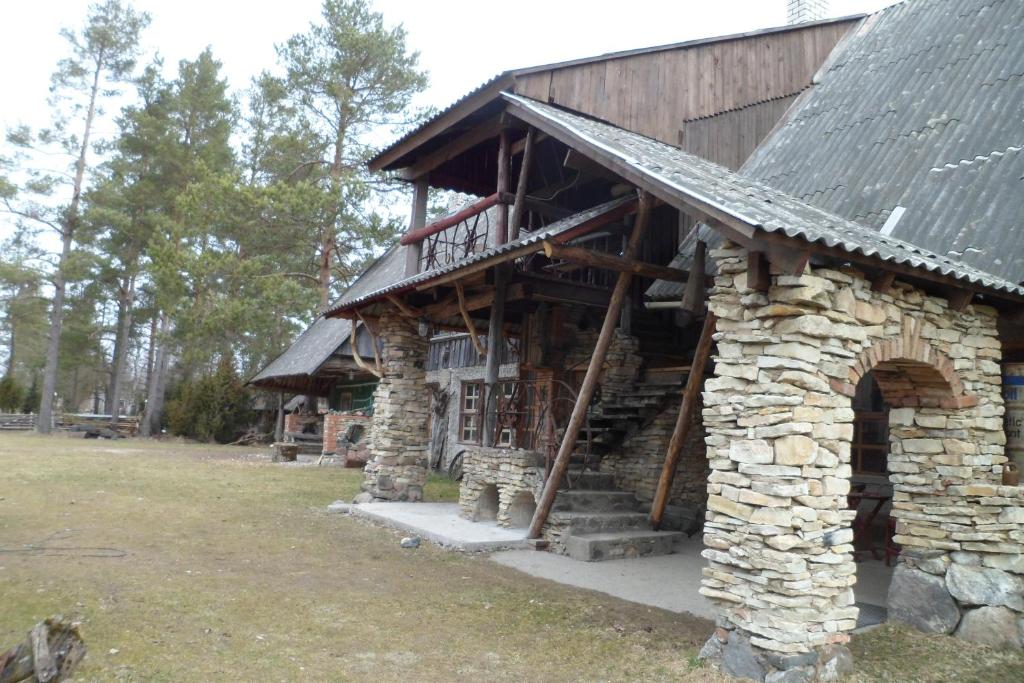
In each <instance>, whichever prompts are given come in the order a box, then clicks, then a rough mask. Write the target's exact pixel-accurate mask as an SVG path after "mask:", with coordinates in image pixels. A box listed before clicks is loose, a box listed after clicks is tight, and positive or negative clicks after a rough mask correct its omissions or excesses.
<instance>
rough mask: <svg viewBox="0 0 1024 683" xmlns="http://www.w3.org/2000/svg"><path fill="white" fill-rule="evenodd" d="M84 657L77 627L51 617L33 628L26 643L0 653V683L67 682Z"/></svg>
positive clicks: (58, 618) (83, 643) (82, 644)
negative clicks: (29, 682) (31, 682)
mask: <svg viewBox="0 0 1024 683" xmlns="http://www.w3.org/2000/svg"><path fill="white" fill-rule="evenodd" d="M83 657H85V642H84V641H83V640H82V637H81V636H80V635H79V634H78V626H77V625H76V624H73V623H72V622H70V621H66V620H65V619H64V618H63V617H61V616H55V617H50V618H49V619H47V620H46V621H41V622H39V623H38V624H36V625H35V627H33V629H32V630H31V631H29V633H28V639H27V640H25V641H24V642H22V643H19V644H18V645H17V646H15V647H13V648H11V649H10V650H8V651H7V652H4V653H0V683H18V682H19V681H33V682H35V681H38V682H39V683H55V682H57V681H64V680H68V679H69V678H70V677H71V672H72V670H74V668H75V667H76V666H77V665H78V663H79V662H80V661H82V658H83Z"/></svg>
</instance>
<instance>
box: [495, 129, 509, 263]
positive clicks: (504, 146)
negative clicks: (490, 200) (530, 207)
mask: <svg viewBox="0 0 1024 683" xmlns="http://www.w3.org/2000/svg"><path fill="white" fill-rule="evenodd" d="M510 151H511V150H510V149H509V142H508V130H507V129H506V130H503V131H501V135H500V136H499V137H498V191H497V194H498V196H499V197H504V196H506V195H507V194H508V186H509V179H508V176H509V160H510V159H511V154H509V152H510ZM496 232H497V236H496V240H495V244H496V245H497V244H505V243H506V242H508V204H506V203H504V202H501V203H499V204H498V221H497V229H496Z"/></svg>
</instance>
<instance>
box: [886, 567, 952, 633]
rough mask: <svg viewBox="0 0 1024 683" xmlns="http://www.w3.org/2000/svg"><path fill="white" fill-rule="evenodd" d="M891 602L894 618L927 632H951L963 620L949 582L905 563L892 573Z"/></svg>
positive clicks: (892, 618) (889, 601)
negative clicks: (949, 588)
mask: <svg viewBox="0 0 1024 683" xmlns="http://www.w3.org/2000/svg"><path fill="white" fill-rule="evenodd" d="M953 566H957V565H953ZM888 605H889V619H890V620H891V621H898V622H902V623H904V624H907V625H909V626H913V627H914V628H916V629H918V630H919V631H924V632H925V633H952V632H953V629H954V628H956V625H957V623H959V621H960V610H959V608H957V606H956V602H955V601H954V600H953V598H952V596H951V595H950V594H949V591H948V590H947V589H946V582H945V581H944V580H943V579H942V578H941V577H939V576H933V575H932V574H927V573H925V572H923V571H921V570H919V569H913V568H911V567H908V566H907V565H905V564H900V565H898V566H897V567H896V570H895V571H894V572H893V575H892V583H890V584H889V598H888Z"/></svg>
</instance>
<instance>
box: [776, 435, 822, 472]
mask: <svg viewBox="0 0 1024 683" xmlns="http://www.w3.org/2000/svg"><path fill="white" fill-rule="evenodd" d="M817 448H818V446H817V444H815V443H814V441H813V440H812V439H811V438H809V437H806V436H803V435H800V434H791V435H788V436H783V437H780V438H778V439H776V440H775V443H774V450H775V464H776V465H809V464H811V463H813V462H814V456H815V451H816V450H817Z"/></svg>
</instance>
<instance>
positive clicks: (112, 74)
mask: <svg viewBox="0 0 1024 683" xmlns="http://www.w3.org/2000/svg"><path fill="white" fill-rule="evenodd" d="M148 23H149V16H148V15H147V14H145V13H138V12H136V11H135V10H133V9H132V8H131V7H127V6H124V5H122V4H121V3H120V2H119V0H106V2H104V3H103V4H102V5H91V6H90V7H89V11H88V15H87V17H86V21H85V25H84V26H83V27H82V28H81V30H79V31H77V32H73V31H70V30H67V29H65V30H63V31H62V32H61V35H62V36H63V37H64V38H65V39H66V40H67V42H68V45H69V47H70V51H71V54H70V56H68V57H66V58H64V59H62V60H61V61H60V62H59V63H58V65H57V70H56V72H54V74H53V77H52V79H51V86H50V92H51V99H50V105H51V108H52V109H53V112H54V127H53V128H52V129H50V130H43V131H41V132H40V133H39V134H38V135H33V134H32V132H31V131H29V130H27V129H25V128H21V129H18V130H15V131H11V132H9V134H8V141H9V142H11V143H12V144H15V145H17V146H19V147H21V148H24V149H47V148H54V147H56V148H58V149H60V150H62V151H63V152H64V153H65V154H67V155H70V156H72V157H73V158H74V162H73V164H72V173H71V176H72V180H71V181H70V187H68V185H67V183H65V182H64V181H63V180H62V178H61V176H59V175H56V174H50V173H47V172H45V171H41V170H30V178H29V180H28V181H27V182H26V183H25V184H24V186H23V187H21V188H17V192H14V191H12V190H13V188H12V187H10V185H9V184H8V187H7V188H5V189H4V191H0V196H2V198H3V201H4V204H5V206H6V209H7V210H8V211H9V212H10V213H12V214H13V215H15V216H17V217H18V218H19V219H21V220H23V221H27V222H29V223H33V224H36V225H39V226H44V227H47V228H50V229H53V230H54V231H56V233H57V234H58V235H59V236H60V238H61V251H60V254H59V255H58V258H57V265H56V267H55V269H54V272H53V277H52V285H53V292H54V294H53V302H52V305H51V308H50V331H49V340H48V342H47V348H46V368H45V371H44V374H43V386H42V392H41V395H42V398H41V401H40V405H39V421H38V429H39V431H40V432H44V433H47V432H49V431H50V429H51V425H52V419H53V401H54V396H55V392H56V389H57V374H58V368H59V362H60V339H61V330H62V327H63V322H64V304H65V295H66V287H67V282H68V270H69V269H70V268H72V267H73V264H72V261H73V251H74V246H75V240H76V233H77V230H78V228H79V225H80V220H81V202H82V194H83V192H84V191H85V189H86V184H87V181H88V178H87V177H86V173H87V170H88V155H89V152H90V150H91V149H92V148H93V137H94V127H95V124H96V121H97V118H98V117H99V116H100V115H101V114H102V109H101V107H102V104H103V101H104V100H105V99H107V98H110V97H113V96H115V95H116V94H117V93H118V85H119V84H121V83H123V82H125V81H126V80H128V79H129V78H130V77H131V74H132V71H133V70H134V68H135V59H136V56H137V55H138V38H139V33H140V32H141V31H142V29H143V28H145V26H146V25H147V24H148ZM62 190H63V191H68V192H69V195H70V196H69V198H68V202H67V203H66V204H54V203H53V202H54V201H59V195H60V193H61V191H62Z"/></svg>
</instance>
